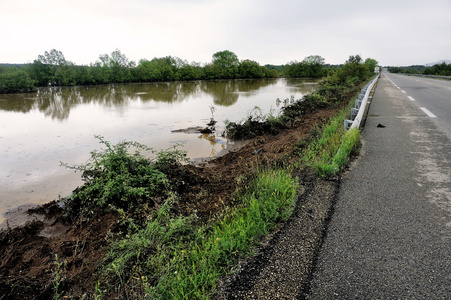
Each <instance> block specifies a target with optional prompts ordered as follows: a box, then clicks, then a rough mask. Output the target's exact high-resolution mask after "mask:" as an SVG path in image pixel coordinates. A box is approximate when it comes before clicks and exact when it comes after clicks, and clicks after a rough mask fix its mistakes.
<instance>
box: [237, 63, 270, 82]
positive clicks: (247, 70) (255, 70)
mask: <svg viewBox="0 0 451 300" xmlns="http://www.w3.org/2000/svg"><path fill="white" fill-rule="evenodd" d="M238 73H239V77H240V78H263V77H265V72H264V69H263V68H262V67H261V66H260V65H259V64H258V62H256V61H253V60H249V59H245V60H243V61H241V62H240V64H239V66H238Z"/></svg>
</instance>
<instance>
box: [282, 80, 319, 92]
mask: <svg viewBox="0 0 451 300" xmlns="http://www.w3.org/2000/svg"><path fill="white" fill-rule="evenodd" d="M285 80H286V86H287V88H288V90H289V92H290V93H293V94H295V93H298V92H301V93H302V94H303V95H306V94H310V93H312V92H313V91H314V90H315V89H316V88H317V87H318V84H319V83H320V81H321V79H316V78H312V79H301V80H300V79H299V78H287V79H285Z"/></svg>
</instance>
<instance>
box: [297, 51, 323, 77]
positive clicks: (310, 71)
mask: <svg viewBox="0 0 451 300" xmlns="http://www.w3.org/2000/svg"><path fill="white" fill-rule="evenodd" d="M324 62H325V60H324V58H323V57H321V56H319V55H310V56H307V57H306V58H304V60H303V61H302V63H303V64H304V65H305V66H306V68H305V70H306V75H307V76H306V77H322V76H324V75H325V73H326V72H325V68H324Z"/></svg>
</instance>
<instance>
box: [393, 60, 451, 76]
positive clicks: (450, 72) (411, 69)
mask: <svg viewBox="0 0 451 300" xmlns="http://www.w3.org/2000/svg"><path fill="white" fill-rule="evenodd" d="M387 69H388V71H390V72H391V73H405V74H423V75H437V76H451V64H447V63H445V62H442V63H441V64H435V65H433V66H429V67H427V66H423V65H413V66H406V67H388V68H387Z"/></svg>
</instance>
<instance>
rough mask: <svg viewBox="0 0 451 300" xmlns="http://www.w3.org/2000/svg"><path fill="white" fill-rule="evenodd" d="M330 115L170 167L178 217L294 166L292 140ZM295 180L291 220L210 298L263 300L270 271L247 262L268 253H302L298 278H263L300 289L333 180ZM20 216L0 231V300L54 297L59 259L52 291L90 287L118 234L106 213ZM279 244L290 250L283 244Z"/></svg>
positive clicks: (79, 292)
mask: <svg viewBox="0 0 451 300" xmlns="http://www.w3.org/2000/svg"><path fill="white" fill-rule="evenodd" d="M338 110H339V107H336V108H328V109H323V110H318V111H316V112H314V113H311V114H309V115H306V116H304V117H303V118H302V120H301V121H300V122H299V123H298V124H297V127H296V128H294V129H290V130H285V131H283V132H282V133H280V134H278V135H276V136H262V137H257V138H254V139H251V140H249V141H248V142H247V143H246V145H245V146H243V147H242V148H240V149H239V150H236V151H232V152H230V153H227V154H226V155H224V156H221V157H218V158H216V159H213V160H211V161H209V162H207V163H205V164H204V165H202V166H192V165H187V166H182V167H180V168H178V169H175V170H173V174H172V175H173V176H172V178H173V179H172V182H171V184H172V185H173V186H176V187H177V191H178V193H179V195H180V203H179V206H178V207H177V210H178V212H179V213H180V214H183V215H189V214H190V213H192V212H194V211H197V215H198V216H199V218H200V221H201V222H206V221H208V220H209V219H210V218H211V217H212V216H214V215H216V214H218V213H219V212H220V211H221V210H222V209H223V208H224V207H225V206H227V205H229V204H230V203H229V201H230V198H229V196H230V195H231V194H232V193H233V192H234V191H235V190H236V188H237V178H238V177H239V176H241V175H246V174H249V173H250V172H252V170H253V169H254V168H256V167H258V166H265V165H273V164H274V163H277V162H281V161H288V162H290V161H291V162H294V161H296V159H297V157H296V156H294V155H293V152H294V148H295V147H296V145H297V144H298V143H299V141H300V140H302V139H305V138H307V137H308V135H309V133H310V132H311V130H312V129H313V128H314V127H315V126H316V125H318V124H322V123H324V122H325V121H326V120H328V119H329V118H330V117H331V116H333V115H334V114H335V113H336V112H337V111H338ZM297 175H298V177H299V179H300V182H301V187H302V189H303V190H304V192H303V193H302V194H301V195H300V198H299V200H298V205H297V209H296V211H295V214H294V216H293V217H292V218H291V219H290V221H289V222H288V223H286V224H285V225H284V226H283V228H280V230H279V231H277V232H276V233H275V234H274V235H273V236H272V237H269V238H268V241H269V242H268V243H267V246H268V245H269V247H263V248H261V250H260V251H261V252H259V254H258V256H257V257H256V258H255V259H254V260H253V262H252V261H251V262H247V263H246V265H247V266H249V268H247V270H245V271H240V272H239V273H238V275H236V276H235V277H233V278H228V279H225V280H224V281H223V282H222V283H221V286H220V287H219V289H218V291H220V292H219V293H218V294H217V295H218V297H222V298H224V297H225V298H243V297H245V298H250V297H251V296H250V295H251V294H252V295H255V296H252V297H255V298H259V297H260V296H263V294H256V293H255V292H254V291H258V290H259V291H260V293H262V292H263V291H262V290H261V288H259V285H257V284H255V282H256V278H258V277H259V276H263V274H264V273H268V272H269V273H274V271H273V270H272V269H271V268H273V267H272V266H269V265H268V266H266V267H264V268H263V267H262V265H260V267H254V265H255V266H257V265H258V264H264V262H265V257H266V256H267V255H268V253H276V252H277V253H279V252H285V253H287V255H288V253H290V254H289V255H292V256H294V255H297V256H299V255H300V256H303V257H305V263H302V265H299V272H298V274H294V275H293V276H294V277H290V278H291V279H290V280H288V281H289V282H288V281H287V276H288V275H287V274H285V269H283V268H281V269H279V270H278V271H277V272H276V273H277V274H278V277H276V278H273V279H268V280H273V282H274V283H281V282H285V283H284V284H293V286H294V282H296V290H294V293H295V294H299V293H301V291H300V290H302V289H305V288H306V284H307V281H308V277H309V276H310V275H309V274H310V272H311V266H312V262H313V260H314V256H315V251H316V250H317V249H318V247H319V245H320V242H321V235H322V230H323V229H322V228H323V226H324V224H325V222H326V220H327V216H328V213H329V211H330V205H331V203H332V201H333V199H334V195H335V191H336V188H337V186H338V182H337V181H319V180H318V179H317V178H316V177H315V175H313V173H312V171H311V170H309V169H302V170H299V171H298V174H297ZM28 213H29V214H30V215H31V218H32V219H33V218H34V217H33V216H36V220H35V221H30V222H28V223H27V224H26V225H25V226H22V227H18V228H8V229H6V230H3V231H2V232H1V234H0V257H2V260H1V264H0V295H4V296H5V298H6V299H50V298H52V297H54V290H53V287H54V285H53V283H54V280H55V267H56V265H57V264H56V263H55V262H56V256H57V257H58V261H59V262H64V266H60V268H59V269H58V272H61V276H63V277H64V278H65V280H64V281H62V282H61V287H60V288H61V289H62V290H67V291H69V292H70V294H71V295H73V296H74V297H76V298H83V295H86V294H91V293H92V290H93V287H94V286H95V283H96V281H95V280H96V278H95V276H93V274H94V273H95V268H96V266H97V264H98V263H99V262H100V261H101V259H102V257H103V256H104V254H105V253H106V250H107V249H106V246H107V244H108V243H107V239H106V236H107V234H108V233H109V232H117V231H118V230H119V228H118V226H119V225H118V224H119V222H118V217H117V216H116V215H114V214H109V215H106V216H104V217H103V218H101V219H96V220H93V221H92V222H90V223H88V224H83V225H74V224H76V220H70V219H68V218H66V217H64V215H63V212H62V210H61V209H60V208H59V206H58V204H57V202H56V201H54V202H51V203H49V204H46V205H44V206H41V207H38V208H36V209H31V210H29V211H28ZM298 222H301V223H302V224H298ZM299 226H302V227H299ZM298 227H299V228H298ZM293 228H298V229H297V232H296V233H295V232H292V230H293ZM300 228H302V229H300ZM284 239H292V242H294V243H296V244H297V246H296V249H294V248H293V249H286V248H283V247H285V246H280V247H282V248H279V246H277V245H279V244H278V242H277V241H281V240H284ZM286 246H288V247H290V246H289V245H288V244H287V245H286ZM287 251H288V252H287ZM289 251H291V252H289ZM281 259H284V260H287V259H289V258H287V257H285V258H281ZM286 263H289V260H287V261H286ZM257 269H258V272H256V273H255V272H254V273H255V274H254V273H253V271H252V270H257ZM239 282H244V283H245V284H244V285H240V286H244V288H240V289H236V288H234V286H235V287H236V286H237V285H239V284H240V283H239ZM276 285H277V284H276ZM286 296H287V295H286ZM281 297H283V295H281ZM288 297H290V296H289V295H288Z"/></svg>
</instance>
